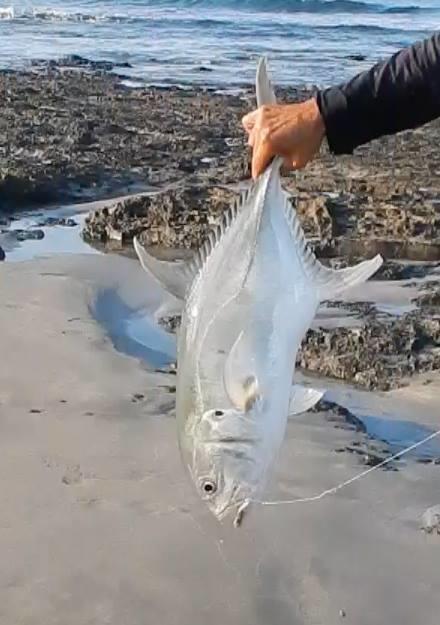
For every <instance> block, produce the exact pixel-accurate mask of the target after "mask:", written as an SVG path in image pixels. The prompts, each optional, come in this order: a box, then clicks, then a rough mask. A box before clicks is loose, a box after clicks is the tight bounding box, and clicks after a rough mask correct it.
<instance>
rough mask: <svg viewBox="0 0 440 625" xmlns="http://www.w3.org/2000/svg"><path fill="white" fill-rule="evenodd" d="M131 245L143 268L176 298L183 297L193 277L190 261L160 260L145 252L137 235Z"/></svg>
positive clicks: (181, 298)
mask: <svg viewBox="0 0 440 625" xmlns="http://www.w3.org/2000/svg"><path fill="white" fill-rule="evenodd" d="M133 245H134V249H135V250H136V254H137V255H138V258H139V260H140V263H141V265H142V267H143V269H144V270H145V271H146V272H147V273H149V274H151V275H152V276H153V277H154V278H155V279H156V280H157V281H158V282H159V283H160V284H161V286H162V287H163V288H164V289H165V290H166V291H168V293H171V295H174V297H177V299H180V300H183V299H185V293H186V291H187V289H188V286H189V285H190V284H191V282H192V280H193V278H194V270H193V268H192V265H191V263H187V262H183V261H177V262H170V261H167V260H160V259H159V258H156V257H155V256H153V255H152V254H150V253H149V252H147V250H146V249H145V247H144V246H143V245H142V243H140V241H139V239H138V238H137V237H134V239H133Z"/></svg>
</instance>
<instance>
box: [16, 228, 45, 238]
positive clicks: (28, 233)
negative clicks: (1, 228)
mask: <svg viewBox="0 0 440 625" xmlns="http://www.w3.org/2000/svg"><path fill="white" fill-rule="evenodd" d="M10 232H11V234H13V235H14V236H15V238H16V239H17V241H39V240H40V239H44V232H43V230H39V229H37V230H10Z"/></svg>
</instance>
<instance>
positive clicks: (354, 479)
mask: <svg viewBox="0 0 440 625" xmlns="http://www.w3.org/2000/svg"><path fill="white" fill-rule="evenodd" d="M439 435H440V430H437V432H433V433H432V434H430V435H429V436H426V437H425V438H424V439H423V440H421V441H418V442H417V443H414V444H413V445H410V446H409V447H406V448H405V449H403V450H402V451H399V452H398V453H397V454H394V455H393V456H390V457H389V458H386V460H383V461H382V462H380V463H379V464H376V465H375V466H374V467H370V468H369V469H366V470H365V471H362V473H358V475H355V476H354V477H351V478H350V479H349V480H346V481H345V482H342V483H341V484H338V485H337V486H333V488H328V489H327V490H324V491H323V492H322V493H320V494H319V495H314V496H312V497H301V498H299V499H285V500H283V501H258V502H257V501H256V502H255V503H259V504H261V505H262V506H279V505H282V504H293V503H308V502H312V501H319V500H320V499H323V498H324V497H326V496H327V495H334V494H335V493H337V492H338V491H339V490H341V489H342V488H345V487H346V486H348V485H349V484H353V482H357V481H358V480H360V479H361V478H363V477H365V476H366V475H368V474H369V473H373V471H376V470H377V469H380V468H382V467H384V466H386V465H387V464H389V463H390V462H392V461H393V460H397V459H398V458H401V457H402V456H404V455H406V454H407V453H409V452H410V451H412V450H413V449H417V447H420V446H421V445H424V444H425V443H427V442H428V441H430V440H432V439H433V438H435V437H436V436H439Z"/></svg>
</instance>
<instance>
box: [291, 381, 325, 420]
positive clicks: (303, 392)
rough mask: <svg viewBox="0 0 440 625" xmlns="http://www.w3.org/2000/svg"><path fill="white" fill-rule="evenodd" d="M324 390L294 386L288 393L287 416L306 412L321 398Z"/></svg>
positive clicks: (299, 385)
mask: <svg viewBox="0 0 440 625" xmlns="http://www.w3.org/2000/svg"><path fill="white" fill-rule="evenodd" d="M324 393H325V390H323V389H318V388H312V387H310V386H302V385H301V384H294V385H293V386H292V390H291V392H290V403H289V416H293V415H297V414H300V413H302V412H306V411H307V410H310V408H313V406H314V405H315V404H317V403H318V401H319V400H320V399H321V398H322V396H323V395H324Z"/></svg>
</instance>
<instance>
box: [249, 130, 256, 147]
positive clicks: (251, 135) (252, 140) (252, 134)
mask: <svg viewBox="0 0 440 625" xmlns="http://www.w3.org/2000/svg"><path fill="white" fill-rule="evenodd" d="M255 135H256V133H255V128H254V129H253V130H251V132H250V133H249V136H248V145H249V146H250V147H251V148H253V147H254V145H255Z"/></svg>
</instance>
